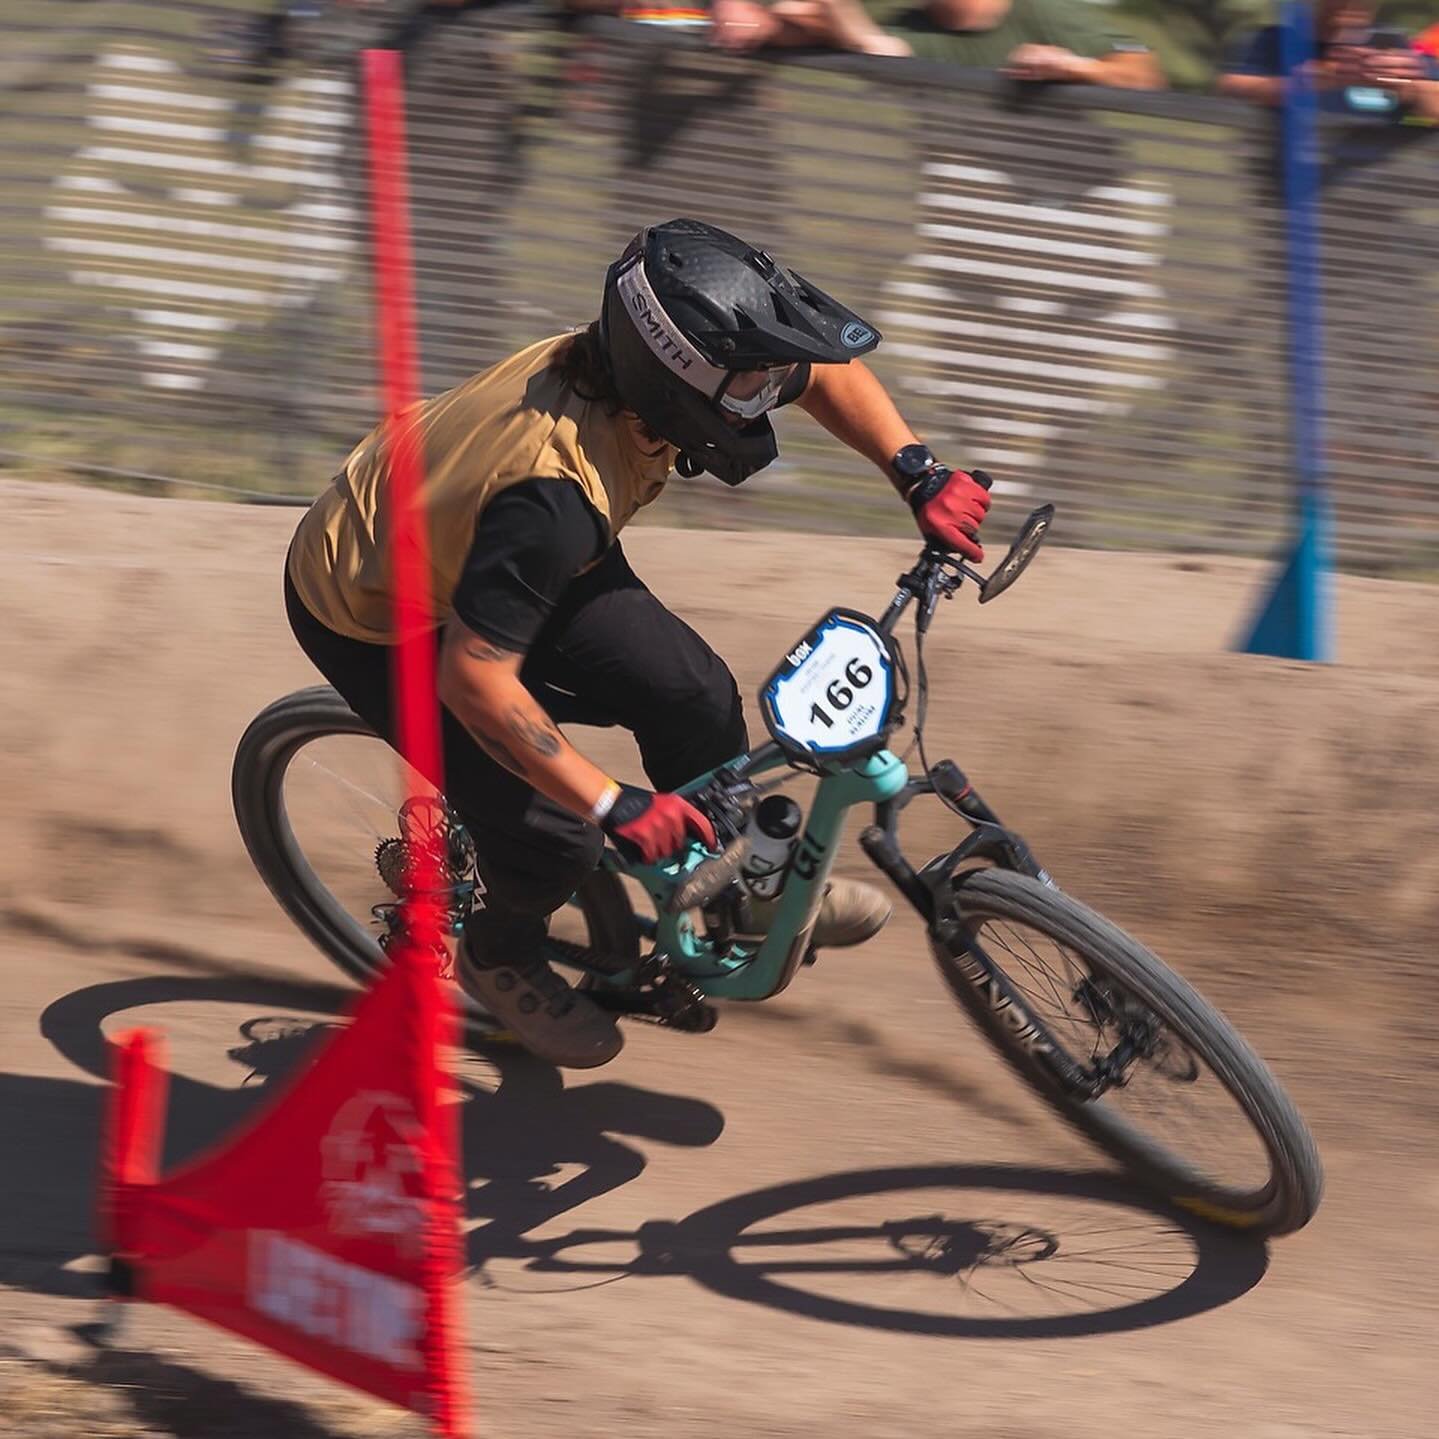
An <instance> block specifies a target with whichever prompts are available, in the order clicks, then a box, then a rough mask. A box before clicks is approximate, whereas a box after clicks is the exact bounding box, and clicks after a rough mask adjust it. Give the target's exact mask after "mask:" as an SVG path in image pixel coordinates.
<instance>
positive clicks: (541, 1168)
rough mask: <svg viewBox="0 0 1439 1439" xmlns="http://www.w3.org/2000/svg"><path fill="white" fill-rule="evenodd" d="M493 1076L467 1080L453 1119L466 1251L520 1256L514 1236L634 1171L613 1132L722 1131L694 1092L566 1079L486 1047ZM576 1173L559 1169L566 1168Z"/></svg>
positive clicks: (688, 1142) (670, 1139)
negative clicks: (470, 1223) (494, 1083)
mask: <svg viewBox="0 0 1439 1439" xmlns="http://www.w3.org/2000/svg"><path fill="white" fill-rule="evenodd" d="M489 1057H490V1058H491V1059H492V1060H493V1061H494V1062H495V1064H496V1068H497V1070H498V1073H499V1080H500V1082H499V1084H498V1087H496V1088H495V1089H493V1090H484V1089H481V1088H479V1087H478V1086H470V1087H467V1093H466V1106H465V1118H464V1123H463V1136H464V1155H465V1175H466V1182H467V1185H468V1188H469V1212H470V1215H471V1217H472V1218H473V1219H477V1220H479V1221H481V1222H480V1223H479V1224H478V1225H477V1226H476V1227H475V1228H474V1229H473V1230H472V1231H471V1233H470V1236H469V1242H468V1254H469V1260H470V1263H471V1264H472V1265H474V1266H475V1267H476V1268H478V1269H480V1270H483V1269H484V1267H485V1264H486V1262H487V1261H489V1260H491V1259H495V1258H499V1257H502V1256H512V1257H514V1256H526V1257H528V1256H529V1255H530V1254H532V1252H533V1249H532V1246H530V1245H529V1244H528V1243H527V1242H526V1241H525V1240H524V1236H525V1235H526V1234H528V1233H530V1232H531V1231H532V1230H535V1229H538V1228H540V1227H541V1226H542V1225H544V1224H547V1223H548V1222H549V1221H550V1220H552V1219H554V1218H556V1217H557V1216H558V1215H561V1214H564V1213H566V1212H567V1211H570V1210H573V1209H577V1208H578V1207H579V1206H580V1205H583V1204H587V1203H589V1202H590V1201H591V1200H593V1199H596V1198H598V1197H599V1196H600V1195H602V1194H608V1193H610V1192H611V1191H613V1190H615V1189H618V1188H620V1187H621V1186H623V1185H625V1184H628V1183H630V1182H631V1181H632V1180H635V1179H637V1178H639V1176H640V1174H641V1173H643V1171H644V1168H645V1156H644V1155H643V1153H641V1152H640V1150H639V1149H637V1148H635V1147H633V1146H632V1145H630V1144H626V1143H624V1142H623V1140H622V1139H620V1138H617V1137H616V1136H626V1137H628V1138H632V1139H638V1140H644V1141H648V1142H652V1143H662V1144H670V1145H680V1146H685V1147H702V1146H705V1145H710V1144H713V1143H714V1142H715V1141H716V1140H717V1139H718V1138H719V1137H720V1135H721V1134H722V1133H723V1132H724V1115H723V1114H722V1113H721V1112H720V1111H719V1110H718V1109H716V1108H715V1106H714V1105H712V1104H709V1103H706V1102H705V1101H704V1100H700V1099H691V1098H686V1097H683V1096H680V1095H675V1094H664V1093H661V1092H659V1091H658V1090H653V1089H641V1088H639V1087H637V1086H635V1085H631V1084H625V1083H623V1082H619V1081H611V1080H598V1081H592V1082H590V1083H581V1084H577V1085H572V1086H569V1087H567V1086H566V1085H565V1082H564V1079H563V1077H562V1076H561V1074H560V1071H559V1070H557V1069H555V1068H554V1066H553V1065H549V1064H545V1063H544V1062H543V1061H541V1060H538V1059H535V1058H533V1057H532V1056H530V1055H528V1054H526V1053H524V1052H523V1051H519V1050H507V1049H506V1050H502V1049H496V1050H494V1051H492V1052H491V1053H490V1056H489ZM576 1167H577V1170H578V1172H576V1173H573V1174H571V1173H570V1172H569V1171H570V1170H571V1169H573V1168H576Z"/></svg>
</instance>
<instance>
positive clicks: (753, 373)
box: [715, 365, 795, 420]
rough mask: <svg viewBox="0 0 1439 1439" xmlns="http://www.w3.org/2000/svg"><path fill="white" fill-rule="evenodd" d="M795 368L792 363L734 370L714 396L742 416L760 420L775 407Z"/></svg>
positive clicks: (735, 413)
mask: <svg viewBox="0 0 1439 1439" xmlns="http://www.w3.org/2000/svg"><path fill="white" fill-rule="evenodd" d="M794 369H795V367H794V366H793V365H776V366H773V367H772V368H770V369H767V370H733V371H731V372H730V374H729V375H728V377H727V378H726V379H725V382H724V384H722V385H721V386H720V390H719V394H718V395H716V396H715V399H716V400H717V401H718V402H719V407H720V409H722V410H726V411H728V412H729V413H730V414H732V415H737V416H739V418H740V419H742V420H757V419H759V417H760V416H761V415H762V414H764V413H765V412H766V411H767V410H772V409H774V407H775V404H776V403H777V402H778V400H779V397H780V391H781V390H783V389H784V383H785V381H786V380H787V379H789V377H790V376H791V375H792V374H794Z"/></svg>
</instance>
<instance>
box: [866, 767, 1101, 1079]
mask: <svg viewBox="0 0 1439 1439" xmlns="http://www.w3.org/2000/svg"><path fill="white" fill-rule="evenodd" d="M936 791H940V792H942V793H944V794H945V797H946V798H948V799H951V800H952V801H955V802H956V803H958V802H959V801H961V800H962V799H964V798H970V797H972V803H971V805H970V806H969V808H964V809H962V812H963V813H964V817H965V818H966V819H967V820H969V822H970V823H971V824H972V825H973V826H974V830H973V832H972V833H971V834H970V835H969V836H968V837H967V838H966V839H965V841H964V842H963V843H962V844H960V845H959V846H958V847H957V848H956V849H954V850H952V851H950V853H949V854H945V855H940V856H939V857H938V858H936V859H934V860H932V861H931V862H930V863H929V864H927V865H925V867H924V869H923V870H916V869H915V868H914V866H913V865H911V864H910V862H909V861H908V860H907V859H906V858H905V857H904V853H903V851H902V850H901V849H900V847H899V834H898V824H899V815H900V812H901V811H902V810H903V809H904V807H905V805H906V804H908V803H909V801H910V800H912V799H914V798H915V797H916V796H917V795H922V794H932V793H935V792H936ZM971 811H972V812H971ZM859 844H860V848H861V849H862V850H863V851H864V852H865V854H866V855H868V856H869V859H870V861H871V862H872V863H873V864H874V865H875V866H876V867H877V868H879V869H880V870H882V871H883V873H884V874H885V875H886V877H887V878H888V879H889V881H890V883H892V884H893V885H894V887H895V888H896V889H897V890H899V892H900V893H901V894H902V895H904V897H905V898H906V899H907V900H909V902H910V903H911V904H912V905H913V906H914V907H915V909H916V910H917V911H918V912H919V914H920V916H921V918H923V920H924V922H925V925H926V927H927V928H928V930H929V933H930V937H931V938H932V939H933V941H934V943H935V944H936V945H938V946H939V947H940V948H941V949H942V950H943V952H944V953H945V954H948V955H949V956H950V957H951V958H952V959H953V960H954V963H955V966H956V968H957V969H958V971H959V973H960V975H961V976H962V977H963V979H964V981H965V982H966V983H967V984H968V985H969V986H970V988H972V989H973V990H974V991H975V993H976V994H977V995H978V996H979V997H980V999H981V1000H982V1002H983V1003H985V1004H986V1005H988V1007H989V1008H990V1010H991V1011H992V1012H993V1013H994V1014H995V1015H996V1016H997V1017H998V1018H999V1019H1000V1020H1001V1022H1002V1023H1004V1024H1005V1025H1006V1026H1007V1027H1008V1028H1009V1029H1011V1030H1012V1031H1013V1032H1014V1035H1015V1037H1016V1039H1017V1040H1018V1041H1019V1042H1020V1044H1021V1045H1022V1047H1023V1048H1024V1050H1025V1052H1026V1053H1027V1054H1028V1055H1029V1056H1030V1058H1031V1059H1032V1060H1033V1061H1034V1062H1035V1063H1036V1064H1037V1065H1038V1066H1039V1067H1040V1068H1041V1069H1043V1070H1044V1071H1045V1072H1046V1073H1047V1074H1048V1075H1049V1076H1050V1078H1051V1079H1052V1080H1053V1081H1054V1082H1055V1083H1056V1084H1057V1085H1058V1086H1059V1088H1060V1089H1061V1090H1063V1091H1064V1092H1065V1093H1067V1094H1070V1095H1072V1096H1073V1097H1074V1098H1076V1099H1081V1100H1085V1099H1095V1098H1097V1097H1098V1096H1099V1095H1100V1094H1101V1093H1103V1091H1104V1089H1105V1088H1106V1084H1105V1082H1104V1080H1103V1079H1101V1078H1099V1077H1098V1076H1096V1075H1095V1074H1093V1073H1091V1072H1090V1071H1089V1070H1087V1069H1085V1068H1084V1067H1083V1066H1081V1065H1078V1064H1076V1063H1075V1062H1074V1061H1073V1060H1072V1059H1070V1057H1069V1056H1068V1055H1067V1054H1066V1053H1065V1052H1064V1050H1063V1048H1062V1047H1061V1046H1060V1045H1059V1044H1057V1043H1056V1042H1055V1040H1054V1037H1053V1035H1052V1034H1051V1033H1050V1031H1049V1027H1048V1026H1047V1025H1046V1024H1045V1023H1044V1021H1043V1020H1042V1019H1040V1018H1039V1017H1038V1016H1037V1015H1036V1014H1035V1013H1034V1012H1033V1011H1032V1010H1031V1009H1030V1007H1029V1005H1028V1004H1027V1003H1026V1002H1025V999H1024V997H1023V995H1022V993H1021V992H1020V990H1019V988H1018V987H1017V986H1016V985H1014V984H1013V983H1011V981H1010V979H1009V976H1008V975H1006V974H1005V973H1004V971H1003V970H1001V969H999V968H998V967H997V966H996V965H994V964H993V963H992V962H991V960H990V958H989V956H988V955H987V954H986V953H985V952H984V950H983V949H981V948H980V946H979V945H978V944H977V943H976V942H975V941H974V939H973V938H972V936H971V935H970V932H969V929H968V927H967V926H966V925H965V923H964V921H963V918H962V916H961V912H960V901H959V893H958V891H957V889H956V886H955V883H954V879H953V867H954V864H955V863H957V862H958V861H959V860H961V859H968V858H978V857H983V858H989V859H992V860H993V861H994V862H995V863H996V864H999V865H1001V866H1002V867H1004V868H1009V869H1016V870H1019V871H1020V872H1021V873H1026V874H1030V875H1031V876H1032V877H1034V878H1036V879H1040V880H1042V881H1043V882H1045V883H1049V884H1052V883H1053V881H1052V880H1051V879H1050V878H1049V876H1048V875H1047V874H1046V873H1045V872H1044V870H1042V869H1041V868H1040V867H1039V865H1038V863H1037V862H1036V861H1035V860H1034V858H1033V856H1032V855H1031V854H1030V852H1029V847H1028V846H1027V845H1026V844H1025V843H1024V841H1023V840H1021V839H1020V838H1019V836H1018V835H1015V834H1013V833H1012V832H1011V831H1009V830H1006V829H1005V828H1004V827H1003V826H1002V825H1001V824H1000V823H999V818H998V816H997V815H995V814H994V812H993V811H992V810H991V809H990V808H989V806H988V805H986V804H985V803H984V801H983V800H981V799H980V798H979V796H978V795H977V794H975V793H974V791H973V789H972V788H971V787H970V786H969V784H968V782H967V781H965V780H964V776H963V774H962V773H961V772H960V770H959V768H958V766H956V765H954V764H952V763H951V762H950V761H948V760H943V761H941V762H940V763H939V764H937V765H935V766H934V768H933V769H932V770H931V771H930V773H929V774H928V775H925V776H923V777H921V778H919V779H914V780H911V781H910V782H909V783H908V784H907V785H906V786H905V787H904V789H903V790H902V791H901V792H900V793H899V794H898V795H896V796H895V797H894V798H893V799H890V800H884V801H882V802H881V803H879V804H877V805H876V806H875V823H874V824H872V825H869V826H867V827H866V829H865V830H864V832H863V833H862V834H861V835H860V837H859Z"/></svg>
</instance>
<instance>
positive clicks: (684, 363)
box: [630, 290, 690, 370]
mask: <svg viewBox="0 0 1439 1439" xmlns="http://www.w3.org/2000/svg"><path fill="white" fill-rule="evenodd" d="M630 304H631V305H633V306H634V311H635V314H637V315H638V316H639V317H640V323H641V324H643V325H644V327H645V329H647V330H648V331H649V332H650V343H651V344H652V345H653V347H654V349H655V352H656V353H657V354H660V355H663V356H664V357H665V359H667V360H668V361H670V363H671V364H675V365H679V366H680V367H681V368H683V369H686V370H687V369H689V367H690V357H689V356H688V355H686V354H685V353H684V351H683V350H681V349H680V346H679V341H677V340H676V339H675V337H674V336H673V335H672V334H671V333H670V332H669V330H668V328H667V327H666V326H665V324H664V322H663V321H661V320H660V319H659V318H658V317H657V316H656V315H655V313H654V311H653V310H651V309H650V302H649V301H648V300H647V299H645V297H644V295H643V294H641V293H640V291H638V290H635V291H634V292H633V293H632V294H631V295H630Z"/></svg>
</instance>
